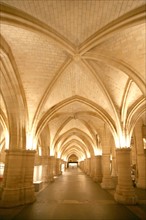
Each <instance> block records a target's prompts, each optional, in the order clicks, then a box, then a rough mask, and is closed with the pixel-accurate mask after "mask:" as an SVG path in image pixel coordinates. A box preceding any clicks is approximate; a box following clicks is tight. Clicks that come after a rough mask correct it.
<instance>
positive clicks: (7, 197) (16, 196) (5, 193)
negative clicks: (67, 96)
mask: <svg viewBox="0 0 146 220" xmlns="http://www.w3.org/2000/svg"><path fill="white" fill-rule="evenodd" d="M34 159H35V151H31V150H19V149H13V150H6V160H5V170H4V179H3V186H2V194H1V200H0V207H7V208H9V207H14V206H19V205H25V204H29V203H32V202H34V201H35V193H34V185H33V171H34Z"/></svg>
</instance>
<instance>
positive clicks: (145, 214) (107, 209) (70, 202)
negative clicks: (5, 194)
mask: <svg viewBox="0 0 146 220" xmlns="http://www.w3.org/2000/svg"><path fill="white" fill-rule="evenodd" d="M113 193H114V191H112V190H111V191H106V190H103V189H101V187H100V185H99V184H97V183H95V182H93V181H92V179H91V178H90V177H89V176H87V175H85V174H84V173H83V172H82V171H81V170H80V169H79V168H74V169H73V168H69V169H67V170H66V171H65V172H64V173H63V175H61V176H59V177H58V178H56V179H55V182H53V183H50V184H48V185H47V186H46V187H45V188H44V189H43V190H42V191H40V192H39V193H37V200H36V202H35V203H33V204H31V205H27V206H25V207H17V208H13V209H0V220H10V219H13V220H49V219H51V220H95V219H96V220H137V219H146V190H140V189H136V193H137V195H138V197H139V203H138V205H136V206H124V205H121V204H117V203H116V202H115V200H114V199H113Z"/></svg>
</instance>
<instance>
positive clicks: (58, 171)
mask: <svg viewBox="0 0 146 220" xmlns="http://www.w3.org/2000/svg"><path fill="white" fill-rule="evenodd" d="M55 168H56V175H57V176H58V175H61V160H60V158H56V167H55Z"/></svg>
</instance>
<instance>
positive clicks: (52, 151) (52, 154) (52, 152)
mask: <svg viewBox="0 0 146 220" xmlns="http://www.w3.org/2000/svg"><path fill="white" fill-rule="evenodd" d="M54 155H55V153H54V148H52V147H50V156H54Z"/></svg>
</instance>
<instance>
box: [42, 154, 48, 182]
mask: <svg viewBox="0 0 146 220" xmlns="http://www.w3.org/2000/svg"><path fill="white" fill-rule="evenodd" d="M42 166H43V170H42V181H43V183H46V182H48V181H49V177H48V156H42Z"/></svg>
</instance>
